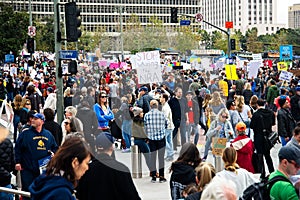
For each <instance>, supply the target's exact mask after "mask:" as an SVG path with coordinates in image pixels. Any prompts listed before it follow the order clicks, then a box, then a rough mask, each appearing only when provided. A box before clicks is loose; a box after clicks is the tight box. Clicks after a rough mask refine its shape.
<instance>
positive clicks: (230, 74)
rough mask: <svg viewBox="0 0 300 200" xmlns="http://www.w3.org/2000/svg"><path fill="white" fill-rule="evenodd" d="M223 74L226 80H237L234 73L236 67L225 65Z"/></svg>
mask: <svg viewBox="0 0 300 200" xmlns="http://www.w3.org/2000/svg"><path fill="white" fill-rule="evenodd" d="M225 73H226V77H227V80H238V79H239V78H238V76H237V73H236V65H225Z"/></svg>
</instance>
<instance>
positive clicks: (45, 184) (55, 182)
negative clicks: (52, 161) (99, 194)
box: [29, 174, 76, 200]
mask: <svg viewBox="0 0 300 200" xmlns="http://www.w3.org/2000/svg"><path fill="white" fill-rule="evenodd" d="M29 192H30V193H31V199H32V200H41V199H42V200H50V199H56V200H76V198H75V195H74V187H73V185H72V183H71V182H69V181H68V180H67V179H65V178H64V177H62V176H46V175H44V174H43V175H40V176H39V177H37V178H36V179H35V180H34V182H33V183H32V184H31V185H30V186H29Z"/></svg>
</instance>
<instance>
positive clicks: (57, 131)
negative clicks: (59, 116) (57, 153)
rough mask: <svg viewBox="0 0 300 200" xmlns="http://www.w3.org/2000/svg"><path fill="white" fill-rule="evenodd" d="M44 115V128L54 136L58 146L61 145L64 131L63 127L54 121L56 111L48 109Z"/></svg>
mask: <svg viewBox="0 0 300 200" xmlns="http://www.w3.org/2000/svg"><path fill="white" fill-rule="evenodd" d="M44 115H45V122H44V128H45V129H47V130H48V131H50V132H51V133H52V135H53V136H54V138H55V141H56V144H57V145H58V146H60V145H61V142H62V136H63V134H62V129H61V126H60V125H59V124H58V123H57V122H55V121H54V117H55V115H54V110H52V109H51V108H46V109H45V110H44Z"/></svg>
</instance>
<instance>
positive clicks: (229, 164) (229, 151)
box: [216, 147, 258, 196]
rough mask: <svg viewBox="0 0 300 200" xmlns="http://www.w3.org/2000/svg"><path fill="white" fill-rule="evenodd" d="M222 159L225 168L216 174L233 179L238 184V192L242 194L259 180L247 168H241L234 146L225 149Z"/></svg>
mask: <svg viewBox="0 0 300 200" xmlns="http://www.w3.org/2000/svg"><path fill="white" fill-rule="evenodd" d="M222 160H223V162H224V169H223V170H222V171H220V172H218V173H217V174H216V176H217V177H220V178H222V179H223V180H226V181H228V180H230V181H233V182H234V183H235V185H236V194H237V196H241V195H242V194H243V191H244V190H245V189H246V188H247V187H249V186H250V185H251V184H253V183H255V182H258V180H257V179H255V178H254V176H253V174H252V173H250V172H248V171H247V170H245V169H243V168H240V167H239V165H238V164H237V163H236V161H237V152H236V150H235V149H234V148H232V147H227V148H225V149H224V150H223V154H222Z"/></svg>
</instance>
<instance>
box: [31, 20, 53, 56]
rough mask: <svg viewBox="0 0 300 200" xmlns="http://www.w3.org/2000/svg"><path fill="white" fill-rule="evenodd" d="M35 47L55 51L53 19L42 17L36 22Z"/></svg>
mask: <svg viewBox="0 0 300 200" xmlns="http://www.w3.org/2000/svg"><path fill="white" fill-rule="evenodd" d="M35 39H36V49H37V50H40V51H46V52H54V51H55V46H54V45H55V40H54V19H53V18H44V19H43V20H42V21H39V22H36V37H35Z"/></svg>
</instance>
